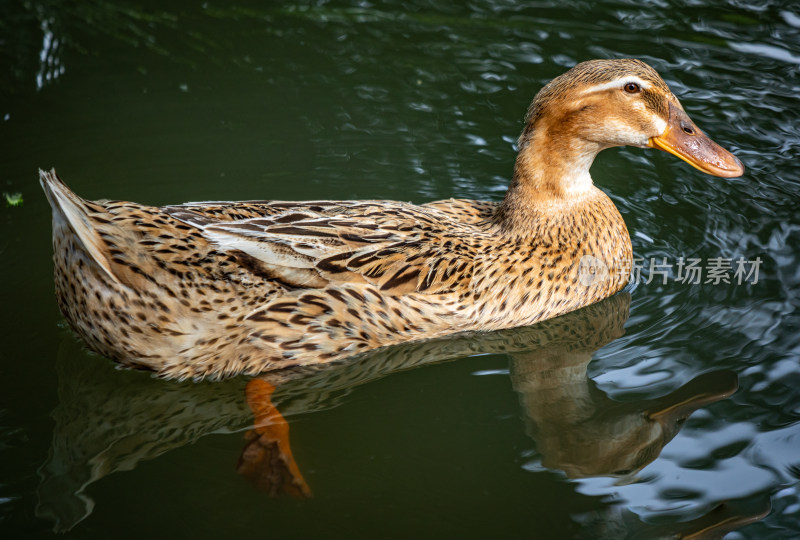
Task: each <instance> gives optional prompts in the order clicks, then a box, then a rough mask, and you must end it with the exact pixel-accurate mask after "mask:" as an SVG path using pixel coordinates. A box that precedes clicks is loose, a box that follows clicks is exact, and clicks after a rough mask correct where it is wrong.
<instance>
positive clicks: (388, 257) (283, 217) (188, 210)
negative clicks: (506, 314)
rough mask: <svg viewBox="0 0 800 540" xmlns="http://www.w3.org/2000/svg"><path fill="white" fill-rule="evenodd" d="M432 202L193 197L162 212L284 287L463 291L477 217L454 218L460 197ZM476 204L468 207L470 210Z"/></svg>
mask: <svg viewBox="0 0 800 540" xmlns="http://www.w3.org/2000/svg"><path fill="white" fill-rule="evenodd" d="M445 203H447V204H445ZM437 205H438V206H437ZM437 205H430V206H429V207H427V208H426V207H424V206H423V207H420V206H413V205H410V204H405V203H399V202H397V203H387V202H386V201H380V203H378V202H376V201H358V202H355V201H353V202H349V201H345V202H342V201H338V202H334V201H313V202H303V203H285V202H254V203H252V204H251V205H249V206H248V207H247V208H245V209H243V208H242V207H241V206H239V207H237V208H235V209H233V208H229V207H226V206H225V203H192V204H187V205H180V206H173V207H169V213H170V214H171V215H172V216H173V217H174V218H176V219H179V220H181V221H184V222H186V223H189V224H191V225H193V226H195V227H197V228H199V229H200V230H201V231H202V234H203V235H204V236H205V237H206V238H208V239H209V241H211V242H212V243H213V244H214V245H216V246H217V248H218V249H221V250H222V251H225V252H227V253H229V254H231V255H233V256H234V257H236V258H237V259H240V262H241V263H242V264H243V265H245V266H247V267H248V268H251V269H252V271H253V272H254V273H257V274H259V275H261V276H262V277H267V278H270V279H273V280H275V281H278V282H280V283H281V284H283V285H284V286H286V287H287V288H319V287H324V286H326V285H329V284H336V283H344V282H347V283H354V284H355V283H367V284H370V285H373V286H375V287H376V288H377V289H379V290H380V291H381V292H383V293H385V294H390V295H399V294H408V293H414V292H417V293H425V294H443V293H451V292H456V291H463V290H464V289H467V288H469V287H470V280H471V278H472V270H473V261H474V260H475V253H472V252H471V250H470V249H464V247H463V246H465V245H469V244H470V242H469V240H470V239H471V238H470V237H471V236H472V235H474V234H475V228H474V222H477V221H478V218H477V217H474V218H473V216H469V219H467V220H466V222H462V223H459V221H458V219H457V217H458V214H460V213H462V209H461V208H460V206H464V207H466V206H467V202H465V201H463V202H462V201H453V202H452V203H450V202H449V201H443V202H440V203H437ZM483 210H484V209H483V208H478V209H473V214H474V216H479V215H481V213H482V212H483ZM455 245H458V246H460V249H453V246H455Z"/></svg>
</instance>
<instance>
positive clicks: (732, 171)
mask: <svg viewBox="0 0 800 540" xmlns="http://www.w3.org/2000/svg"><path fill="white" fill-rule="evenodd" d="M648 146H650V148H658V149H659V150H664V151H665V152H669V153H670V154H672V155H674V156H677V157H679V158H680V159H682V160H683V161H685V162H686V163H688V164H689V165H691V166H692V167H694V168H696V169H699V170H701V171H703V172H704V173H707V174H712V175H714V176H722V177H725V178H735V177H737V176H742V175H743V174H744V165H742V162H741V161H739V159H738V158H737V157H736V156H734V155H733V154H731V153H730V152H728V151H727V150H725V149H724V148H722V147H721V146H720V145H718V144H717V143H715V142H714V141H712V140H711V139H710V138H709V137H708V135H706V134H705V133H703V132H702V131H701V130H700V128H698V127H697V126H696V125H695V124H694V122H692V121H691V119H690V118H689V116H688V115H687V114H686V113H685V112H684V111H683V110H682V109H681V108H680V107H677V106H675V105H673V104H672V103H670V104H669V122H668V123H667V128H666V129H665V130H664V133H662V134H661V135H659V136H658V137H653V138H651V139H650V140H649V141H648Z"/></svg>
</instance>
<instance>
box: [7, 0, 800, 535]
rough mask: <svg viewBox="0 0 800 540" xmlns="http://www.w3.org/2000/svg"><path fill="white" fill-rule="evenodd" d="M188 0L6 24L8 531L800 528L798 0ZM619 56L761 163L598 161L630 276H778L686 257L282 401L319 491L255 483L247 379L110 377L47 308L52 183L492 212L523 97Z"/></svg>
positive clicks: (298, 388) (53, 9)
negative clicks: (756, 266)
mask: <svg viewBox="0 0 800 540" xmlns="http://www.w3.org/2000/svg"><path fill="white" fill-rule="evenodd" d="M168 6H169V7H167V8H165V7H163V5H162V4H161V3H158V2H150V1H143V2H138V3H128V2H118V3H115V4H106V3H103V2H75V3H59V2H47V1H40V2H34V1H31V2H24V3H6V4H3V5H2V6H0V73H2V75H0V148H2V151H0V193H9V194H13V193H21V194H22V199H23V203H22V205H21V206H7V205H6V203H5V197H3V199H2V200H0V262H1V263H2V264H0V269H1V270H0V272H2V280H0V284H1V285H2V295H1V296H0V299H1V302H2V310H0V332H2V334H0V335H1V336H2V347H0V535H2V536H3V537H12V538H15V537H20V538H32V537H48V536H54V535H55V534H56V533H63V532H67V533H68V534H67V536H66V537H69V538H106V537H108V535H109V534H111V533H113V534H114V535H115V536H119V537H126V538H139V537H142V536H144V535H149V536H155V537H167V536H178V535H180V536H190V535H191V536H197V537H209V538H213V537H223V536H225V537H227V536H232V537H235V536H239V537H243V536H252V535H258V536H270V537H278V538H304V537H317V538H357V537H364V538H381V537H391V538H407V537H411V536H414V537H430V538H441V537H459V538H462V537H463V538H478V537H509V538H519V537H525V538H570V537H577V538H660V537H674V536H675V535H677V534H686V533H691V532H696V531H699V530H702V529H704V528H706V527H713V526H714V524H718V523H720V522H721V521H723V520H724V519H729V522H730V523H732V525H731V526H730V527H729V528H717V529H715V531H716V533H717V534H720V535H721V534H726V533H727V536H726V538H731V539H736V538H756V539H763V538H792V537H797V536H800V518H798V516H799V515H800V492H798V479H799V478H800V333H799V332H798V329H800V316H798V314H797V307H798V304H799V303H800V301H798V297H797V291H798V287H799V286H800V272H798V268H800V255H799V254H800V222H798V218H797V214H798V212H797V210H798V208H800V174H798V169H797V167H796V165H794V164H793V161H795V160H796V158H797V155H798V148H800V128H798V125H800V107H798V102H797V97H796V96H797V94H798V91H800V9H798V8H797V6H792V5H791V3H786V4H781V3H779V2H770V1H762V2H749V3H748V2H740V1H735V0H729V1H728V2H727V4H724V5H720V4H718V3H712V2H709V1H704V0H700V1H693V2H658V3H655V2H653V3H647V2H644V3H643V2H633V1H631V2H625V1H618V2H611V1H608V2H599V3H591V2H575V3H571V4H570V7H564V6H560V5H559V4H557V3H554V2H534V3H524V2H511V1H503V0H493V1H490V2H471V3H469V4H467V7H454V6H453V5H452V4H451V3H446V2H439V1H436V0H416V1H407V2H402V3H399V2H398V3H391V2H380V1H376V2H370V3H367V2H361V3H360V2H355V1H338V2H323V1H320V2H315V3H303V4H302V5H301V4H297V5H290V4H285V5H280V4H279V3H269V2H262V3H257V2H247V3H245V2H235V3H225V2H215V1H210V2H204V3H203V2H198V3H191V2H181V3H178V2H171V3H169V4H168ZM619 56H635V57H638V58H641V59H643V60H645V61H647V62H648V63H650V64H651V65H653V66H654V67H655V68H656V69H657V70H658V71H659V72H660V73H661V74H662V76H663V77H664V78H665V80H666V81H667V82H668V83H669V84H670V86H671V88H672V90H673V92H674V93H675V94H676V95H678V97H679V98H680V99H681V102H682V103H683V105H684V107H685V109H686V110H687V112H688V113H689V115H690V116H691V117H692V119H693V120H694V121H695V122H696V123H697V124H698V125H699V126H700V127H701V128H702V129H703V130H705V131H706V132H707V133H709V134H710V135H711V136H712V138H714V139H715V140H716V141H717V142H719V143H720V144H722V145H723V146H725V147H726V148H728V149H730V150H731V151H733V152H734V153H735V154H736V155H737V156H738V157H740V158H741V159H742V161H743V162H744V163H745V165H746V167H747V172H746V174H745V176H744V177H742V178H740V179H734V180H724V179H720V178H712V177H709V176H706V175H703V174H702V173H700V172H698V171H696V170H694V169H692V168H691V167H689V166H688V165H686V164H685V163H683V162H680V161H678V160H677V159H675V158H674V157H672V156H669V155H667V154H665V153H657V152H655V151H645V150H640V149H629V148H628V149H614V150H608V151H605V152H603V153H602V154H601V155H600V156H599V157H598V159H597V161H596V163H595V165H594V167H593V169H592V175H593V178H594V180H595V182H596V184H597V185H598V186H600V187H601V188H602V189H604V190H605V191H606V192H607V193H608V194H609V195H610V196H611V197H612V199H613V200H614V202H615V203H616V204H617V206H618V208H619V209H620V211H621V212H622V214H623V216H624V218H625V221H626V223H627V225H628V228H629V229H630V231H631V236H632V240H633V246H634V253H635V255H636V256H637V257H640V258H642V259H643V260H644V261H649V260H650V259H651V258H654V259H656V260H658V261H661V260H662V259H663V258H666V259H667V260H668V261H670V262H675V261H677V260H678V258H680V257H684V258H687V259H688V258H699V259H701V260H702V261H703V262H704V263H705V262H707V261H708V260H709V259H711V258H725V259H729V260H734V261H735V260H736V259H739V258H743V259H744V260H748V261H751V260H755V259H756V258H760V260H761V261H762V264H761V267H760V271H759V276H758V282H757V283H752V279H751V280H749V281H746V282H745V283H742V284H736V283H735V280H734V282H733V283H731V284H724V283H723V284H716V285H715V284H712V283H701V284H698V285H692V284H687V283H679V282H676V280H675V279H674V278H675V277H676V270H675V269H674V268H673V270H672V272H671V273H670V274H668V279H667V283H663V282H662V279H661V277H660V276H655V278H654V279H652V280H650V283H646V282H645V281H646V279H645V280H641V281H640V282H639V283H637V284H636V285H635V286H632V287H630V291H629V293H626V294H622V295H619V296H617V297H615V298H612V299H610V300H609V301H607V302H605V303H603V304H600V305H598V306H594V307H592V308H589V309H587V310H583V311H582V312H579V313H576V314H574V315H572V316H568V317H565V318H564V319H563V320H560V321H554V322H552V323H550V324H549V325H546V326H544V327H533V328H530V329H521V330H515V331H510V332H504V333H499V334H491V335H486V336H466V337H460V338H457V339H450V340H441V341H439V342H435V343H428V344H422V345H417V346H414V347H406V348H400V349H392V350H388V351H379V352H378V353H376V354H373V355H371V356H369V357H367V358H364V359H361V361H359V362H357V363H355V364H352V365H346V366H341V367H339V368H336V369H335V370H332V371H331V372H328V373H323V374H316V375H310V376H308V377H306V378H304V379H301V380H299V381H294V382H293V383H291V384H287V385H286V387H284V388H279V389H278V391H277V393H276V396H275V399H276V402H277V403H278V405H279V406H280V408H281V410H282V412H283V413H284V414H285V415H286V417H287V418H288V419H289V423H290V427H291V441H292V449H293V451H294V455H295V457H296V459H297V462H298V466H299V467H300V469H301V470H302V473H303V475H304V477H305V479H306V481H307V482H308V484H309V485H310V487H311V489H312V490H313V492H314V496H313V497H312V498H310V499H294V498H291V497H288V496H280V497H269V496H267V495H266V494H264V493H262V492H260V491H259V490H257V489H256V488H255V487H254V486H253V485H252V484H251V483H250V482H248V480H247V479H246V478H244V477H243V476H241V475H239V474H237V473H236V465H237V461H238V459H239V456H240V454H241V453H242V449H243V447H244V445H245V432H246V430H247V428H248V427H249V425H250V423H252V417H251V416H250V414H249V410H248V407H247V403H246V401H245V397H244V386H245V384H246V382H247V381H246V380H244V379H233V380H229V381H225V382H222V383H201V384H195V383H175V382H169V381H160V380H156V379H153V378H151V377H150V376H149V375H148V374H146V373H140V372H129V371H123V370H117V369H115V367H114V365H113V364H112V362H110V361H109V360H107V359H104V358H101V357H99V356H97V355H94V354H92V353H89V352H87V351H86V350H85V349H84V348H83V346H82V345H81V343H80V341H79V340H78V338H77V337H76V336H74V335H73V334H72V333H71V332H70V331H69V330H68V328H67V326H66V323H65V321H64V320H63V318H62V316H61V314H60V313H59V311H58V307H57V305H56V302H55V299H54V297H53V281H52V263H51V243H50V242H51V240H50V234H51V233H50V209H49V207H48V205H47V203H46V200H45V198H44V196H43V194H42V193H41V190H40V188H39V186H38V178H37V174H36V171H37V168H50V167H56V169H57V170H58V173H59V175H60V176H61V177H62V178H63V179H65V180H66V181H67V182H68V183H69V184H70V186H71V187H72V188H73V189H74V190H75V191H76V192H78V193H79V194H81V195H82V196H85V197H87V198H112V199H127V200H135V201H138V202H143V203H150V204H167V203H178V202H185V201H191V200H220V199H222V200H228V199H230V200H237V199H264V198H270V199H289V200H293V199H310V198H314V199H323V198H338V199H358V198H369V199H381V198H385V199H397V200H410V201H414V202H424V201H428V200H433V199H440V198H448V197H451V196H455V197H463V198H477V199H498V198H500V197H501V196H502V194H503V192H504V190H505V187H506V185H507V181H508V178H509V176H510V172H511V169H512V164H513V160H514V156H515V149H514V141H515V139H516V137H517V135H518V134H519V131H520V130H521V128H522V123H521V122H522V117H523V115H524V112H525V110H526V108H527V106H528V104H529V102H530V100H531V99H532V97H533V95H534V94H535V93H536V91H537V90H538V89H539V88H540V87H541V86H542V85H543V84H544V83H545V82H546V81H548V80H549V79H551V78H552V77H554V76H556V75H558V74H560V73H562V72H563V71H565V70H566V69H568V68H569V67H571V66H572V65H574V64H575V63H576V62H578V61H582V60H586V59H589V58H598V57H619ZM646 275H647V273H646V272H645V277H646ZM590 360H591V362H590ZM544 373H549V375H548V376H544V375H543V374H544ZM676 404H683V408H681V407H678V408H677V409H676ZM670 410H672V411H673V412H674V411H676V410H677V411H678V412H679V413H681V414H672V416H670V414H666V413H664V414H666V416H658V414H657V413H658V412H659V411H661V412H662V413H663V412H664V411H670ZM689 412H691V413H692V414H691V415H690V416H689V417H688V419H685V420H684V419H683V417H685V416H686V415H687V414H689ZM655 418H660V419H661V422H658V421H656V420H655ZM731 530H732V531H731Z"/></svg>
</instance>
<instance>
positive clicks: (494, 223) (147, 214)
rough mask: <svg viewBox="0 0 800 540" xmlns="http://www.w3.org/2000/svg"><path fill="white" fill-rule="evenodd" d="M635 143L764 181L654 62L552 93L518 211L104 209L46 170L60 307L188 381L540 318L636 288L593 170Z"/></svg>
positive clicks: (339, 206)
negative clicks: (690, 109) (718, 139)
mask: <svg viewBox="0 0 800 540" xmlns="http://www.w3.org/2000/svg"><path fill="white" fill-rule="evenodd" d="M623 145H632V146H638V147H643V148H644V147H651V148H660V149H663V150H666V151H668V152H670V153H672V154H674V155H676V156H678V157H680V158H681V159H683V160H685V161H687V162H688V163H690V164H691V165H693V166H695V167H696V168H698V169H700V170H702V171H704V172H707V173H709V174H713V175H716V176H725V177H734V176H739V175H741V174H742V173H743V172H744V168H743V166H742V164H741V163H740V162H739V160H738V159H736V158H735V157H734V156H733V155H731V154H730V153H729V152H727V151H725V150H724V149H722V148H720V147H719V146H718V145H716V144H715V143H714V142H713V141H711V140H710V139H709V138H708V137H707V136H706V135H705V134H704V133H703V132H702V131H700V129H698V128H697V127H696V126H695V125H694V124H693V123H692V121H691V120H690V119H689V117H688V116H687V115H686V113H685V112H684V111H683V108H682V107H681V105H680V103H679V102H678V100H677V98H676V97H675V96H674V95H673V94H672V93H671V92H670V90H669V88H668V87H667V85H666V84H665V83H664V81H663V80H662V79H661V78H660V77H659V76H658V74H657V73H656V72H655V70H653V69H652V68H651V67H650V66H648V65H647V64H645V63H643V62H640V61H638V60H593V61H589V62H583V63H581V64H578V65H577V66H575V67H574V68H573V69H571V70H570V71H568V72H567V73H565V74H563V75H561V76H559V77H557V78H555V79H554V80H553V81H551V82H550V83H549V84H548V85H546V86H545V87H544V88H543V89H542V90H541V91H540V92H539V94H538V95H537V96H536V98H535V99H534V100H533V103H532V104H531V106H530V108H529V110H528V114H527V117H526V120H525V128H524V130H523V132H522V135H521V136H520V138H519V144H518V146H519V154H518V156H517V160H516V165H515V168H514V176H513V179H512V181H511V185H510V186H509V189H508V192H507V193H506V196H505V198H504V199H503V200H502V201H501V202H485V201H472V200H459V199H450V200H444V201H436V202H431V203H428V204H423V205H419V206H417V205H413V204H409V203H403V202H395V201H306V202H282V201H247V202H209V203H190V204H184V205H176V206H165V207H152V206H144V205H140V204H136V203H130V202H122V201H95V202H92V201H86V200H84V199H81V198H80V197H78V196H77V195H75V194H74V193H73V192H72V191H70V190H69V188H67V186H66V185H65V184H64V183H63V182H62V181H61V180H60V179H59V178H58V177H57V176H56V174H55V172H54V171H51V172H49V173H48V172H41V173H40V175H41V183H42V186H43V188H44V190H45V193H46V194H47V197H48V199H49V201H50V204H51V206H52V207H53V244H54V250H55V255H54V260H55V283H56V295H57V297H58V302H59V306H60V307H61V310H62V312H63V313H64V315H65V316H66V318H67V320H68V321H69V322H70V324H71V326H72V327H73V329H74V330H75V331H76V332H77V333H78V334H79V335H80V336H81V337H82V338H83V339H84V340H85V341H86V343H87V344H88V345H89V347H90V348H92V349H93V350H95V351H96V352H98V353H100V354H102V355H105V356H107V357H110V358H113V359H114V360H117V361H119V362H121V363H123V364H125V365H127V366H131V367H137V368H144V369H151V370H154V371H156V372H157V373H159V374H160V375H162V376H165V377H178V378H186V377H194V378H202V377H223V376H230V375H234V374H239V373H248V374H256V373H261V372H266V371H270V370H276V369H285V368H290V367H293V366H300V365H309V364H318V363H326V362H333V361H337V360H340V359H343V358H346V357H349V356H352V355H355V354H358V353H362V352H365V351H368V350H371V349H375V348H378V347H384V346H387V345H393V344H398V343H403V342H409V341H414V340H421V339H428V338H434V337H438V336H443V335H446V334H451V333H454V332H462V331H476V330H478V331H482V330H496V329H500V328H508V327H514V326H522V325H529V324H533V323H535V322H537V321H540V320H544V319H548V318H551V317H555V316H558V315H561V314H563V313H566V312H569V311H572V310H576V309H579V308H581V307H584V306H586V305H589V304H591V303H594V302H597V301H599V300H601V299H603V298H606V297H608V296H610V295H613V294H615V293H616V292H618V291H619V290H620V289H622V288H623V287H624V286H625V285H626V283H627V282H628V279H629V273H630V272H629V270H630V261H631V242H630V237H629V235H628V230H627V228H626V227H625V223H624V222H623V220H622V217H621V216H620V214H619V212H618V211H617V209H616V208H615V206H614V204H613V203H612V202H611V200H610V199H609V198H608V197H607V196H606V195H605V194H604V193H603V192H602V191H600V190H599V189H598V188H596V187H595V186H594V184H593V183H592V178H591V176H590V175H589V168H590V166H591V164H592V161H593V160H594V158H595V156H596V155H597V153H598V152H600V151H601V150H603V149H605V148H610V147H612V146H623Z"/></svg>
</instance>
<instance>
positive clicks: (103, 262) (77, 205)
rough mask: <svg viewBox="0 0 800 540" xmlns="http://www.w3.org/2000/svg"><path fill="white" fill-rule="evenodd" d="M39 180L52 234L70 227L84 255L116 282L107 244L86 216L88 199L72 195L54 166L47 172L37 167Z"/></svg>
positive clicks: (87, 214)
mask: <svg viewBox="0 0 800 540" xmlns="http://www.w3.org/2000/svg"><path fill="white" fill-rule="evenodd" d="M39 183H40V184H41V185H42V189H44V194H45V195H46V196H47V200H48V201H49V202H50V206H51V207H52V208H53V234H58V232H57V231H58V230H59V229H60V228H63V227H65V226H66V227H69V229H70V230H71V231H72V232H73V233H74V235H75V239H76V241H77V242H78V243H79V244H80V246H81V247H82V248H83V250H84V251H85V252H86V254H87V255H89V257H91V258H92V260H93V261H94V262H95V263H96V264H97V265H98V266H99V267H100V268H101V269H102V270H103V271H104V272H105V273H106V274H108V276H109V277H110V278H111V279H112V280H114V281H115V282H117V283H119V279H118V278H117V277H116V275H115V274H114V272H113V271H112V269H111V264H110V260H109V253H108V246H107V245H106V243H105V242H103V240H102V239H101V238H100V235H99V234H98V232H97V230H96V229H95V227H94V225H93V224H92V220H91V218H90V217H89V211H90V210H89V207H88V205H87V201H85V200H83V199H81V198H80V197H78V196H77V195H75V193H73V192H72V190H70V189H69V188H68V187H67V185H66V184H65V183H64V182H63V181H62V180H61V179H60V178H59V177H58V175H56V170H55V169H51V170H50V172H46V171H43V170H41V169H39Z"/></svg>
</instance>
